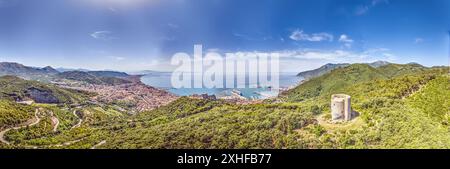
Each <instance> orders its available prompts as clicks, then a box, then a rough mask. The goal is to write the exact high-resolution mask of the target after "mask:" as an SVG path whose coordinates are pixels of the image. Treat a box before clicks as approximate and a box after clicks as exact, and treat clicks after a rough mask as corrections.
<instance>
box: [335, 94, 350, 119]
mask: <svg viewBox="0 0 450 169" xmlns="http://www.w3.org/2000/svg"><path fill="white" fill-rule="evenodd" d="M351 119H352V108H351V102H350V96H349V95H346V94H333V95H331V120H333V121H339V120H343V121H349V120H351Z"/></svg>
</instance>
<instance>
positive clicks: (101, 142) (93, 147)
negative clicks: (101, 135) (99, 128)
mask: <svg viewBox="0 0 450 169" xmlns="http://www.w3.org/2000/svg"><path fill="white" fill-rule="evenodd" d="M105 143H106V140H103V141H100V142H99V143H97V144H96V145H94V146H92V147H91V149H96V148H97V147H99V146H101V145H103V144H105Z"/></svg>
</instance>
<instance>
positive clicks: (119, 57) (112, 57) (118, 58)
mask: <svg viewBox="0 0 450 169" xmlns="http://www.w3.org/2000/svg"><path fill="white" fill-rule="evenodd" d="M108 58H110V59H113V60H116V61H122V60H125V59H126V58H124V57H121V56H108Z"/></svg>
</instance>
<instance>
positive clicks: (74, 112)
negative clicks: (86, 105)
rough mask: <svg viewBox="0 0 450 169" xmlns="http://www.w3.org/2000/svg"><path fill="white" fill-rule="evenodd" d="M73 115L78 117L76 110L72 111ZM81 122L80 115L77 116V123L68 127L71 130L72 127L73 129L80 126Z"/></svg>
mask: <svg viewBox="0 0 450 169" xmlns="http://www.w3.org/2000/svg"><path fill="white" fill-rule="evenodd" d="M73 115H74V116H75V117H78V115H77V111H76V110H74V111H73ZM82 122H83V119H82V118H80V117H78V123H77V124H75V125H74V126H72V128H70V129H71V130H72V129H74V128H77V127H80V126H81V123H82Z"/></svg>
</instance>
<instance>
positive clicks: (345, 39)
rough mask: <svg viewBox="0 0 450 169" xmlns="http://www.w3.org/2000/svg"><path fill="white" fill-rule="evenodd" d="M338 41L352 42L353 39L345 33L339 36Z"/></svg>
mask: <svg viewBox="0 0 450 169" xmlns="http://www.w3.org/2000/svg"><path fill="white" fill-rule="evenodd" d="M339 42H345V43H353V39H350V37H348V36H347V35H346V34H342V35H341V36H340V37H339Z"/></svg>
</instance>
